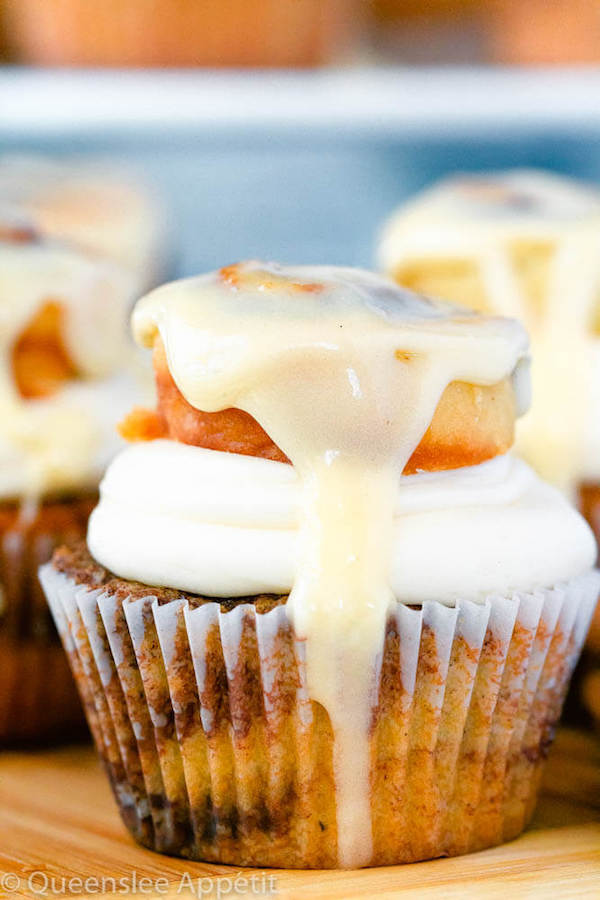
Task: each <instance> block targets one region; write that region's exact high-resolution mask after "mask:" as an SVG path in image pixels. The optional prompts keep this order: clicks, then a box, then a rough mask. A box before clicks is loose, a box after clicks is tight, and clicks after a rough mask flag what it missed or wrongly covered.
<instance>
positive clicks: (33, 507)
mask: <svg viewBox="0 0 600 900" xmlns="http://www.w3.org/2000/svg"><path fill="white" fill-rule="evenodd" d="M18 172H20V173H21V176H22V178H21V180H20V179H19V177H17V173H18ZM35 173H37V180H36V178H35V177H33V178H29V177H28V176H29V175H32V176H33V175H34V174H35ZM42 174H43V177H42ZM57 178H58V182H57V180H56V179H57ZM118 185H119V182H118V181H115V182H114V183H113V184H111V183H110V181H108V182H106V188H105V196H104V201H105V202H104V208H103V209H102V210H99V209H98V207H97V202H96V201H97V200H99V198H100V195H101V192H102V187H101V185H100V183H99V182H95V183H94V182H93V179H92V183H91V184H90V193H89V194H88V193H86V185H85V179H84V177H83V171H82V170H81V171H79V172H78V174H77V176H76V177H75V178H74V180H73V182H70V181H69V176H68V170H63V169H61V168H60V167H59V166H58V165H56V164H53V163H45V162H41V161H40V162H34V161H33V160H28V161H27V162H26V163H25V162H24V161H18V162H17V161H16V160H12V159H11V160H0V273H1V279H0V281H1V286H0V310H1V312H0V321H1V326H0V597H1V603H0V653H1V656H2V666H1V667H0V742H1V743H3V744H6V743H13V742H19V741H30V740H49V739H54V738H67V737H69V736H70V735H71V734H72V733H74V732H76V731H77V730H79V729H81V726H82V723H83V717H82V714H81V707H80V704H79V700H78V697H77V694H76V691H75V689H74V686H73V683H72V678H71V675H70V673H69V671H68V667H67V666H66V665H65V661H64V655H63V653H62V650H61V648H60V644H59V642H58V640H57V638H56V632H55V629H54V627H53V624H52V621H51V618H50V616H49V615H48V611H47V607H46V604H45V602H44V599H43V594H42V592H41V589H40V586H39V582H38V579H37V569H38V566H39V565H40V564H41V563H42V562H44V561H46V560H47V559H48V558H49V557H50V555H51V554H52V551H53V549H54V548H55V547H56V546H57V545H58V544H61V543H62V542H64V541H65V540H68V539H72V538H73V537H75V536H80V535H83V534H84V533H85V529H86V524H87V517H88V515H89V512H90V511H91V509H92V507H93V505H94V502H95V497H96V494H97V486H98V483H99V480H100V478H101V475H102V473H103V471H104V469H105V468H106V465H107V464H108V462H109V461H110V459H111V458H112V456H113V455H114V454H115V452H116V451H117V450H118V448H119V438H118V435H117V434H116V432H115V423H116V421H117V420H118V418H119V416H120V415H122V414H123V411H124V410H125V409H127V408H128V407H129V406H130V405H131V404H132V403H134V402H135V400H136V398H137V397H138V396H143V395H144V389H143V385H142V381H141V380H140V378H139V377H138V374H137V372H136V371H135V367H134V365H133V363H132V361H131V357H132V348H131V347H130V346H129V341H128V337H127V329H126V321H127V318H128V315H129V310H130V308H131V305H132V303H133V300H134V298H135V295H136V292H137V290H138V288H139V285H140V275H141V271H136V265H135V264H134V259H133V256H134V254H133V253H132V254H131V257H130V258H129V259H128V260H125V259H124V258H122V259H121V260H116V259H114V258H113V255H112V253H111V252H109V249H110V248H109V242H110V240H112V239H113V238H112V237H110V238H108V237H107V239H106V240H102V233H103V232H104V230H107V231H108V232H109V233H110V230H111V229H110V227H109V222H108V220H109V218H110V217H109V213H108V209H109V205H110V203H109V198H111V197H114V196H115V192H118V191H119V187H118ZM63 188H64V193H62V189H63ZM53 192H54V193H55V195H56V198H57V202H58V203H60V202H62V203H64V204H65V205H68V206H69V207H70V213H69V215H68V216H66V214H65V208H64V207H63V210H62V213H59V211H58V208H57V206H56V205H54V204H53V203H52V202H51V201H50V198H51V195H52V193H53ZM68 196H70V200H69V201H68V200H67V197H68ZM145 202H146V201H144V203H145ZM141 203H142V201H141V200H140V204H141ZM120 214H122V217H123V223H125V222H127V220H128V216H127V211H126V209H123V210H120V208H119V204H118V203H117V204H116V206H115V207H114V208H113V209H112V219H113V220H114V221H115V223H116V222H117V221H118V220H119V216H120ZM78 215H79V218H78ZM101 218H103V219H104V227H103V228H100V227H99V222H100V219H101ZM67 220H68V221H67ZM123 223H122V227H121V232H123V231H125V230H129V231H130V232H131V240H130V247H131V250H132V251H133V248H134V244H135V240H134V239H133V232H134V231H135V227H134V225H133V222H132V220H131V219H130V220H129V221H128V222H127V224H123ZM78 226H79V227H78ZM145 241H146V237H145V235H140V244H144V243H145ZM144 252H145V251H144ZM140 255H143V254H140ZM130 263H131V264H130Z"/></svg>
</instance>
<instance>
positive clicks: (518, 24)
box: [489, 0, 600, 65]
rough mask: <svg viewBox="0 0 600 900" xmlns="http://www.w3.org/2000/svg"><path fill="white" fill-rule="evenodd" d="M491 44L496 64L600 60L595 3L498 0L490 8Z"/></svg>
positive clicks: (598, 17) (591, 0) (582, 0)
mask: <svg viewBox="0 0 600 900" xmlns="http://www.w3.org/2000/svg"><path fill="white" fill-rule="evenodd" d="M490 13H491V15H490V20H489V25H490V45H491V51H492V55H493V57H494V58H495V60H496V61H497V62H501V63H510V64H513V65H522V64H523V63H527V64H533V65H544V64H548V63H551V64H555V65H568V64H569V63H571V64H572V63H597V62H598V61H600V9H599V7H598V3H597V2H596V0H552V3H548V2H547V0H529V2H528V3H527V4H524V3H521V2H519V0H496V2H495V3H494V4H493V5H492V7H491V9H490Z"/></svg>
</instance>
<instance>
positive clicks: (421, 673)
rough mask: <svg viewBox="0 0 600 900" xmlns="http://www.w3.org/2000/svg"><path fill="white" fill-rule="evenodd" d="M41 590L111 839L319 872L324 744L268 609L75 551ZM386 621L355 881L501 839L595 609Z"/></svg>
mask: <svg viewBox="0 0 600 900" xmlns="http://www.w3.org/2000/svg"><path fill="white" fill-rule="evenodd" d="M41 579H42V583H43V585H44V589H45V591H46V595H47V597H48V600H49V603H50V606H51V608H52V611H53V614H54V616H55V620H56V623H57V626H58V629H59V632H60V634H61V637H62V639H63V643H64V645H65V648H66V650H67V653H68V655H69V659H70V662H71V665H72V668H73V671H74V673H75V676H76V679H77V682H78V685H79V688H80V691H81V693H82V696H83V698H84V701H85V706H86V711H87V714H88V718H89V722H90V726H91V728H92V731H93V733H94V736H95V739H96V742H97V745H98V749H99V751H100V754H101V756H102V758H103V760H104V762H105V765H106V768H107V771H108V774H109V777H110V779H111V782H112V785H113V790H114V793H115V797H116V799H117V802H118V804H119V807H120V809H121V813H122V816H123V819H124V821H125V824H126V825H127V827H128V828H129V829H130V831H131V833H132V834H133V835H134V837H135V838H136V839H137V840H138V841H139V842H140V843H142V844H144V845H145V846H148V847H151V848H152V849H155V850H158V851H160V852H164V853H170V854H174V855H178V856H184V857H188V858H191V859H202V860H206V861H212V862H221V863H231V864H235V865H256V866H275V867H297V868H300V867H301V868H325V867H336V866H337V865H338V853H337V823H336V800H335V776H334V767H333V746H334V744H333V734H332V730H331V725H330V722H329V717H328V715H327V713H326V711H325V710H324V709H323V708H322V707H321V706H319V705H318V704H316V703H314V702H313V701H311V700H310V698H309V696H308V694H307V690H306V677H305V669H304V653H303V646H302V643H301V642H299V641H297V640H296V639H295V637H294V634H293V631H292V628H291V626H290V623H289V621H288V618H287V614H286V605H285V600H286V598H285V597H257V598H243V599H240V600H232V601H218V602H217V601H214V600H210V599H206V598H201V597H196V596H193V595H189V594H184V593H181V592H176V591H167V590H161V589H158V590H157V589H153V588H150V587H147V586H144V585H139V584H134V583H131V582H127V581H123V580H121V579H116V578H114V577H113V576H112V575H111V574H110V573H109V572H107V571H106V570H104V569H102V568H101V567H100V566H98V565H96V564H95V563H94V561H93V560H92V559H91V557H90V556H89V554H88V553H87V551H86V550H85V547H84V546H82V545H80V546H79V547H78V548H76V549H74V550H71V551H69V550H60V551H58V552H57V553H56V554H55V557H54V561H53V563H52V564H48V565H46V566H44V567H43V568H42V570H41ZM598 587H599V576H598V575H597V574H596V573H589V574H588V575H585V576H582V577H581V578H578V579H575V580H573V581H572V582H570V583H568V584H565V585H560V586H556V587H555V588H553V589H551V590H544V591H540V592H536V593H535V594H523V595H514V596H511V597H496V598H490V599H488V600H487V601H486V602H485V603H484V604H475V603H472V602H470V601H468V600H466V601H461V602H459V603H457V604H456V606H455V607H454V608H448V607H444V606H442V605H440V604H439V603H437V602H434V601H429V602H426V603H425V604H424V605H423V607H422V608H418V609H417V608H409V607H406V606H404V605H401V604H398V605H397V606H396V608H395V609H394V611H393V613H392V615H391V616H390V618H389V621H388V625H387V633H386V640H385V647H384V653H383V659H381V660H380V668H379V690H378V698H377V705H376V706H375V707H374V709H373V718H372V725H371V729H370V735H369V757H370V758H369V759H366V760H365V766H366V768H367V769H368V770H369V777H370V785H371V801H370V817H371V832H372V844H373V853H372V857H371V859H370V863H369V864H370V865H391V864H396V863H404V862H414V861H417V860H422V859H430V858H432V857H436V856H453V855H458V854H461V853H466V852H469V851H472V850H478V849H482V848H484V847H489V846H492V845H494V844H498V843H501V842H502V841H504V840H509V839H510V838H513V837H515V836H516V835H517V834H519V832H520V831H521V830H522V829H523V828H524V827H525V825H526V824H527V822H528V821H529V819H530V818H531V815H532V813H533V810H534V806H535V800H536V796H537V789H538V785H539V781H540V777H541V770H542V765H543V762H544V759H545V758H546V755H547V752H548V749H549V746H550V743H551V740H552V735H553V730H554V726H555V724H556V722H557V720H558V717H559V714H560V710H561V705H562V700H563V697H564V693H565V690H566V686H567V684H568V680H569V677H570V674H571V672H572V669H573V666H574V664H575V661H576V659H577V656H578V653H579V650H580V648H581V644H582V642H583V640H584V637H585V633H586V630H587V627H588V624H589V619H590V616H591V613H592V609H593V606H594V604H595V600H596V597H597V594H598Z"/></svg>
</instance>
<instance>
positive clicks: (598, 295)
mask: <svg viewBox="0 0 600 900" xmlns="http://www.w3.org/2000/svg"><path fill="white" fill-rule="evenodd" d="M378 255H379V262H380V264H381V266H382V268H383V269H385V271H387V272H388V273H389V274H390V275H391V276H392V277H393V278H394V279H395V280H396V281H398V283H399V284H403V285H406V286H408V287H410V288H412V289H414V290H417V291H426V292H429V293H432V294H434V295H436V296H439V297H445V298H447V299H450V300H456V301H458V302H463V303H466V304H468V305H469V306H471V307H473V308H475V309H480V310H484V311H486V312H496V313H501V314H504V315H511V316H515V317H517V318H519V319H520V320H521V321H522V322H524V323H525V325H526V327H527V329H528V331H529V333H530V335H531V339H532V347H533V361H532V384H533V403H532V407H531V410H530V411H529V413H528V414H527V415H526V416H525V417H524V418H523V420H522V421H521V422H520V423H519V427H518V429H517V443H516V447H517V450H518V452H519V453H520V454H522V455H523V456H524V457H525V459H527V460H528V461H529V462H530V463H531V464H532V465H533V466H534V467H535V468H536V469H537V470H538V472H540V474H541V475H542V476H543V477H545V478H547V479H548V480H550V481H551V482H553V483H554V484H556V485H557V486H559V487H560V488H561V489H562V490H564V491H566V493H567V494H568V496H569V497H570V498H571V499H572V500H573V501H574V502H576V503H577V504H578V505H579V507H580V509H581V510H582V512H583V514H584V515H585V517H586V519H587V520H588V522H589V523H590V525H591V526H592V528H593V529H594V532H595V534H596V539H597V541H598V542H599V543H600V191H598V189H597V188H596V187H594V186H592V185H587V184H584V183H581V182H578V181H575V180H573V179H569V178H565V177H561V176H558V175H554V174H550V173H546V172H539V171H520V170H516V171H512V172H511V171H509V172H505V173H497V174H482V175H477V174H473V175H468V176H467V175H458V176H455V177H450V178H448V179H446V180H444V181H442V182H440V183H439V184H437V185H434V186H433V187H432V188H430V189H429V190H426V191H425V192H424V193H423V194H421V195H420V196H418V197H416V198H415V199H414V200H412V201H411V202H409V203H408V204H406V205H405V206H404V207H403V208H400V209H399V210H398V211H397V212H396V213H395V214H394V215H393V216H392V217H391V218H390V220H389V222H388V223H387V224H386V226H385V228H384V230H383V233H382V236H381V241H380V244H379V250H378ZM597 619H598V621H597V622H596V624H595V627H594V631H593V633H594V634H595V633H596V632H597V631H598V630H599V629H600V610H599V611H598V613H597ZM597 643H598V642H597V641H595V642H592V644H590V648H589V649H590V652H591V653H593V654H594V656H595V657H596V658H597V657H598V650H597ZM590 666H591V675H592V681H591V682H590V684H589V685H587V686H584V697H585V698H587V699H586V705H587V706H588V707H590V708H591V709H592V710H593V711H594V714H595V715H596V716H598V709H597V704H596V703H595V702H594V701H593V699H592V700H591V702H590V698H593V694H594V691H593V689H592V687H591V685H593V684H595V683H596V682H595V679H596V677H597V676H596V675H595V674H594V673H595V669H596V667H597V662H592V663H591V664H590Z"/></svg>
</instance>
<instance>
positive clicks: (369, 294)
mask: <svg viewBox="0 0 600 900" xmlns="http://www.w3.org/2000/svg"><path fill="white" fill-rule="evenodd" d="M133 325H134V333H135V336H136V338H137V340H138V341H139V342H140V343H142V344H143V345H145V346H148V347H151V346H153V345H154V342H155V340H156V339H157V337H160V339H161V340H162V342H163V344H164V347H165V350H166V356H167V363H168V366H169V370H170V373H171V375H172V377H173V379H174V381H175V383H176V385H177V387H178V388H179V390H180V391H181V393H182V394H183V396H184V398H185V399H186V400H187V401H188V403H190V404H191V405H192V406H194V407H196V408H197V409H200V410H203V411H205V412H214V411H218V410H223V409H227V408H229V407H235V408H238V409H242V410H244V411H246V412H247V413H249V414H250V415H251V416H253V417H254V418H255V419H256V420H257V422H258V423H259V424H260V425H261V426H262V427H263V428H264V430H265V431H266V432H267V434H268V435H269V436H270V438H271V439H272V440H273V441H274V442H275V443H276V444H277V446H278V447H279V448H280V449H281V450H282V451H283V453H284V454H285V455H286V456H287V457H288V459H290V460H291V462H292V463H293V468H292V467H289V466H286V465H285V464H279V463H273V462H269V461H265V460H253V459H248V458H240V457H236V456H234V455H231V454H225V453H214V452H211V451H202V450H200V449H199V448H196V447H185V446H177V445H175V444H174V443H172V442H168V441H167V442H163V441H161V442H157V443H154V444H150V445H147V446H145V447H139V448H134V449H133V450H128V451H126V452H125V453H124V454H123V455H122V456H121V457H119V458H118V459H117V461H116V462H115V463H113V465H112V467H111V468H110V469H109V472H108V474H107V476H106V478H105V481H104V484H103V487H102V501H101V503H100V506H99V507H98V509H97V511H96V512H95V513H94V515H93V517H92V519H91V523H90V529H89V544H90V548H91V550H92V552H93V554H94V555H95V557H96V558H97V559H98V561H99V562H100V563H104V564H105V565H107V566H109V567H110V568H111V569H112V570H113V571H114V572H115V573H116V574H117V575H120V576H122V577H136V578H138V579H140V580H141V581H143V582H146V583H152V582H153V581H155V582H158V583H161V584H162V583H164V586H167V587H173V586H175V587H177V586H181V587H184V586H185V587H188V588H190V587H191V589H192V590H200V591H201V592H202V593H210V594H213V595H217V596H219V595H223V594H231V593H234V594H237V595H241V594H245V593H252V592H256V591H258V590H278V591H287V590H290V588H291V590H290V595H289V598H288V601H287V604H286V612H287V615H288V616H289V617H290V619H291V622H292V625H293V627H294V630H295V633H296V637H297V639H298V640H299V641H300V642H301V643H302V645H303V647H304V652H305V664H306V678H307V685H308V692H309V695H310V698H311V699H312V700H313V701H316V702H318V703H320V704H321V705H322V706H323V707H324V708H325V710H326V711H327V713H328V714H329V717H330V721H331V725H332V728H333V733H334V736H335V741H334V767H335V783H336V808H337V827H338V854H339V863H340V865H342V866H360V865H366V864H368V863H369V861H370V859H371V857H372V835H371V832H370V824H369V823H370V814H369V812H370V811H369V796H370V794H369V779H368V771H369V762H368V760H369V742H368V734H369V728H370V723H371V715H372V706H373V704H374V702H375V684H376V671H377V661H378V659H379V658H380V655H381V652H382V647H383V641H384V637H385V628H386V621H387V617H388V613H389V610H390V608H391V606H392V605H393V604H394V603H395V602H396V600H397V599H401V600H403V601H404V602H411V601H412V602H420V600H422V599H424V598H427V599H439V600H440V601H441V602H447V603H452V602H454V601H455V600H456V598H457V597H458V596H463V595H464V594H465V593H468V595H469V599H470V598H473V597H475V598H481V599H483V598H484V597H485V595H486V593H489V592H491V591H497V590H502V589H503V588H505V587H506V586H507V585H509V584H514V586H515V587H518V589H519V590H527V589H529V588H530V587H531V586H533V585H534V584H538V583H539V584H540V585H545V584H548V583H549V582H553V581H554V579H555V578H559V579H560V578H563V577H568V575H569V574H570V573H573V574H575V573H577V574H579V573H580V572H581V571H585V570H587V569H588V568H589V566H590V564H591V562H592V560H593V555H594V550H593V541H592V539H591V536H590V533H589V531H588V530H587V526H585V525H584V524H583V523H582V522H581V520H580V519H579V518H578V516H577V514H576V513H575V512H573V511H571V510H570V509H569V508H568V507H567V505H566V504H565V503H564V501H562V500H561V499H560V498H559V497H558V496H557V495H556V493H554V492H553V491H552V490H551V489H548V488H546V487H545V486H544V485H542V484H541V483H540V482H539V481H538V480H537V479H536V478H535V477H534V476H533V475H532V473H531V472H530V471H529V470H528V469H527V467H526V466H523V465H521V464H519V463H515V462H514V461H511V460H510V459H509V458H507V459H498V460H496V461H495V462H494V463H490V464H489V465H483V466H479V467H475V468H474V469H472V470H467V469H463V470H458V471H456V472H453V473H452V472H449V473H445V474H437V475H426V474H420V475H417V476H406V477H405V476H400V474H399V473H401V472H403V471H404V469H405V466H406V463H407V461H408V460H409V459H410V458H411V456H412V454H413V451H414V450H415V448H416V447H417V446H418V445H419V443H420V441H421V439H422V437H423V435H424V433H425V432H426V430H427V428H428V426H429V424H430V422H431V420H432V418H433V415H434V412H435V410H436V408H437V405H438V403H439V400H440V397H441V396H442V394H443V392H444V390H445V389H446V387H447V386H448V385H449V384H450V383H452V382H455V381H464V382H467V383H469V384H476V385H494V384H497V383H498V382H500V381H502V380H504V379H511V378H512V383H513V386H514V390H515V392H516V394H517V404H516V405H517V407H518V408H523V407H524V406H526V403H527V396H528V390H527V388H528V379H527V359H528V341H527V336H526V334H525V332H524V330H523V328H522V327H521V326H520V325H519V324H518V323H517V322H514V321H510V320H506V319H500V318H494V317H484V316H478V315H476V314H474V313H471V312H470V311H468V310H465V309H464V308H459V307H456V306H453V305H451V304H447V303H443V302H437V301H431V300H429V299H427V298H425V297H422V296H418V295H416V294H412V293H411V292H409V291H405V290H403V289H401V288H399V287H397V286H396V285H394V284H393V282H391V281H388V280H386V279H383V278H380V277H378V276H375V275H373V274H371V273H368V272H362V271H358V270H350V269H339V268H329V267H285V268H284V267H280V266H276V265H274V264H268V263H258V262H253V263H245V264H239V265H237V266H231V267H228V268H226V269H222V270H220V271H219V272H215V273H210V274H209V275H206V276H202V277H199V278H194V279H187V280H184V281H181V282H176V283H174V284H171V285H166V286H164V287H162V288H160V289H158V290H157V291H154V292H152V293H151V294H150V295H148V296H147V297H146V298H144V299H143V300H142V301H140V302H139V303H138V305H137V306H136V309H135V312H134V317H133ZM540 529H541V532H540ZM433 559H435V563H434V561H433ZM163 579H164V582H163ZM521 579H523V581H521ZM517 583H518V584H517Z"/></svg>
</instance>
